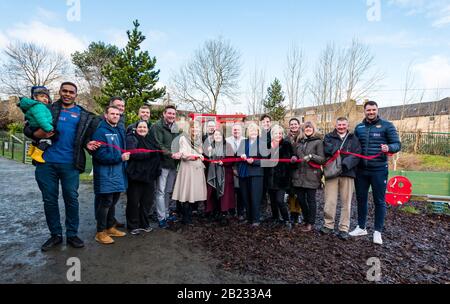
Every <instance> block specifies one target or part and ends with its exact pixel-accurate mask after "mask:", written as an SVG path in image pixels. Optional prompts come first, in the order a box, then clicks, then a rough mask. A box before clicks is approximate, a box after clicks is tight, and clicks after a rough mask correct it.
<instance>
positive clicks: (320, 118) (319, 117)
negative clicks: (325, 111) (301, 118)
mask: <svg viewBox="0 0 450 304" xmlns="http://www.w3.org/2000/svg"><path fill="white" fill-rule="evenodd" d="M317 121H319V122H321V121H322V114H317Z"/></svg>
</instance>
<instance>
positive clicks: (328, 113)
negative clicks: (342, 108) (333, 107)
mask: <svg viewBox="0 0 450 304" xmlns="http://www.w3.org/2000/svg"><path fill="white" fill-rule="evenodd" d="M332 117H333V112H327V116H326V122H331V120H332Z"/></svg>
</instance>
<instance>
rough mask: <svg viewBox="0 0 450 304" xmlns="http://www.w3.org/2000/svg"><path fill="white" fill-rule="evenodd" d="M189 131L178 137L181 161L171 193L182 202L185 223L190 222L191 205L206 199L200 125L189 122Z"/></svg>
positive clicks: (174, 198)
mask: <svg viewBox="0 0 450 304" xmlns="http://www.w3.org/2000/svg"><path fill="white" fill-rule="evenodd" d="M186 123H187V122H186ZM189 131H190V132H189V134H186V133H183V134H182V135H181V136H180V137H179V152H180V153H181V162H180V166H179V168H178V173H177V179H176V181H175V186H174V189H173V195H172V199H173V200H176V201H178V202H180V203H181V204H182V213H183V223H184V224H187V225H191V224H192V205H193V204H194V203H196V202H201V201H206V179H205V172H204V170H205V165H204V164H203V162H202V161H203V155H202V142H201V127H200V125H199V124H198V123H197V122H195V123H194V122H191V123H190V124H189Z"/></svg>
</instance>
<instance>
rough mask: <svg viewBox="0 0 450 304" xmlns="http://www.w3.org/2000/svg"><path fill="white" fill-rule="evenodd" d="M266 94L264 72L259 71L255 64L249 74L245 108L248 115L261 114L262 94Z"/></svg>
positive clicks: (262, 106) (262, 108) (262, 107)
mask: <svg viewBox="0 0 450 304" xmlns="http://www.w3.org/2000/svg"><path fill="white" fill-rule="evenodd" d="M265 93H266V71H264V70H262V69H259V68H258V66H257V65H256V63H255V67H254V69H253V71H252V72H251V73H250V79H249V84H248V94H247V107H248V113H249V114H250V115H257V114H261V113H262V112H263V110H264V105H263V103H264V94H265Z"/></svg>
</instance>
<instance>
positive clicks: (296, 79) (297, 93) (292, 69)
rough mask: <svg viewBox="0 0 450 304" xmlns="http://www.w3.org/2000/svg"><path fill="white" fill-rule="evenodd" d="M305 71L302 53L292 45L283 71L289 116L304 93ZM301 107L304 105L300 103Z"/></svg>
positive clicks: (297, 47)
mask: <svg viewBox="0 0 450 304" xmlns="http://www.w3.org/2000/svg"><path fill="white" fill-rule="evenodd" d="M305 70H306V64H305V60H304V55H303V51H302V50H301V49H300V48H299V46H298V45H295V44H292V45H291V47H290V48H289V50H288V53H287V56H286V68H285V71H284V80H285V82H286V95H287V99H288V100H287V101H288V111H289V113H290V115H291V116H292V114H293V113H292V111H293V109H294V108H297V107H298V106H299V103H300V101H303V98H304V96H305V93H306V88H307V84H306V83H305V81H304V78H305V77H304V76H305ZM302 105H304V104H303V103H302Z"/></svg>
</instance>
